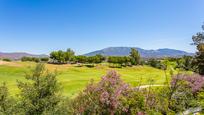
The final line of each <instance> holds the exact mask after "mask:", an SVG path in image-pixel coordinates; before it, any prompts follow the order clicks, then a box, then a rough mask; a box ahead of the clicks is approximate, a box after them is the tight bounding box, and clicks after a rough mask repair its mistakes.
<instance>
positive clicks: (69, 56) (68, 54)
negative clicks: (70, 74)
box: [64, 48, 74, 62]
mask: <svg viewBox="0 0 204 115" xmlns="http://www.w3.org/2000/svg"><path fill="white" fill-rule="evenodd" d="M64 53H65V61H66V62H69V61H71V59H72V57H73V56H74V51H73V50H72V49H70V48H68V49H67V51H66V52H64Z"/></svg>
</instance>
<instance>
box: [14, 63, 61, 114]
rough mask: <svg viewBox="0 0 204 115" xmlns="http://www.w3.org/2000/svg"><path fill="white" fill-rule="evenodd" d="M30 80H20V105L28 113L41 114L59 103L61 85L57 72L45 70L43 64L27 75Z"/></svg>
mask: <svg viewBox="0 0 204 115" xmlns="http://www.w3.org/2000/svg"><path fill="white" fill-rule="evenodd" d="M26 79H27V80H29V81H28V82H18V87H19V89H20V100H21V101H20V104H19V107H20V108H21V109H22V111H23V112H25V114H26V115H33V114H36V115H40V114H42V113H43V112H46V111H49V110H52V109H53V108H55V106H56V105H57V104H58V103H59V101H60V97H59V93H58V91H59V86H58V82H57V79H56V74H53V73H49V72H47V71H45V67H44V65H43V64H38V65H37V66H36V68H35V69H34V70H33V71H32V72H31V73H30V74H27V75H26Z"/></svg>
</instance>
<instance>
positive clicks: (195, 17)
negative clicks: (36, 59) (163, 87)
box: [0, 0, 204, 54]
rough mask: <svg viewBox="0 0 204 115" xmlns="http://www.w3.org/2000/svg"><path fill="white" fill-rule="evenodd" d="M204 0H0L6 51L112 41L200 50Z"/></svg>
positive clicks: (0, 37)
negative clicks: (196, 38)
mask: <svg viewBox="0 0 204 115" xmlns="http://www.w3.org/2000/svg"><path fill="white" fill-rule="evenodd" d="M203 6H204V0H0V43H1V45H0V52H16V51H18V52H19V51H21V52H29V53H35V54H42V53H45V54H48V53H49V52H50V51H52V50H59V49H62V50H65V49H66V48H72V49H73V50H75V51H76V52H77V54H84V53H87V52H90V51H94V50H98V49H102V48H105V47H109V46H130V47H141V48H144V49H158V48H173V49H179V50H185V51H189V52H194V51H195V48H194V46H191V45H190V43H191V36H192V35H193V34H195V33H196V32H198V31H201V25H202V23H203V21H204V15H203V14H204V12H203V11H204V7H203Z"/></svg>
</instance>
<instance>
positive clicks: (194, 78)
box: [171, 74, 204, 94]
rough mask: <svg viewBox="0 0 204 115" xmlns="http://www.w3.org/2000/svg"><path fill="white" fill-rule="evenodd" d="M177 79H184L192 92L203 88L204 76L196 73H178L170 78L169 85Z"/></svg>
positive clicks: (194, 92)
mask: <svg viewBox="0 0 204 115" xmlns="http://www.w3.org/2000/svg"><path fill="white" fill-rule="evenodd" d="M178 81H186V82H187V84H188V86H189V87H190V88H191V91H192V93H193V94H196V93H197V92H199V91H201V90H202V89H203V88H204V77H202V76H200V75H198V74H193V75H188V74H178V75H176V76H174V77H173V78H172V81H171V85H172V86H173V85H175V83H176V82H178Z"/></svg>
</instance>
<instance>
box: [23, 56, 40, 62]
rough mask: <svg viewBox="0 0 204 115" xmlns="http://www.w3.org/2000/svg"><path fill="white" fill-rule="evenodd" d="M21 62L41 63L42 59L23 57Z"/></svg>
mask: <svg viewBox="0 0 204 115" xmlns="http://www.w3.org/2000/svg"><path fill="white" fill-rule="evenodd" d="M21 61H22V62H25V61H33V62H37V63H38V62H40V61H41V59H40V58H37V57H22V58H21Z"/></svg>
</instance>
